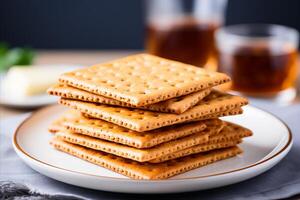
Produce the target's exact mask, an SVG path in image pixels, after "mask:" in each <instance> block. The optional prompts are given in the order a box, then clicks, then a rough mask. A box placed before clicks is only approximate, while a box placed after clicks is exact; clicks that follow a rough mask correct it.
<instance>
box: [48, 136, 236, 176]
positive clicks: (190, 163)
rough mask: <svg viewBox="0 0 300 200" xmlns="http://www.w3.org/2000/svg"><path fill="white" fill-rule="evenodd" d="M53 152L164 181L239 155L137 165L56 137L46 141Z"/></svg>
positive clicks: (218, 153)
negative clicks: (56, 151) (57, 151)
mask: <svg viewBox="0 0 300 200" xmlns="http://www.w3.org/2000/svg"><path fill="white" fill-rule="evenodd" d="M50 143H51V144H52V145H53V146H54V147H55V148H56V149H58V150H60V151H63V152H65V153H68V154H70V155H73V156H76V157H78V158H81V159H83V160H86V161H88V162H91V163H94V164H96V165H99V166H101V167H105V168H107V169H109V170H112V171H115V172H117V173H120V174H123V175H125V176H128V177H130V178H133V179H151V180H153V179H166V178H169V177H172V176H175V175H177V174H180V173H184V172H186V171H189V170H192V169H195V168H198V167H201V166H205V165H208V164H210V163H213V162H216V161H219V160H223V159H226V158H230V157H233V156H236V155H238V154H240V153H242V150H241V149H239V148H238V147H230V148H225V149H219V150H213V151H209V152H205V153H199V154H193V155H190V156H186V157H182V158H178V159H174V160H170V161H167V162H163V163H157V164H156V163H140V162H136V161H132V160H129V159H125V158H121V157H119V156H115V155H112V154H107V153H104V152H101V151H96V150H92V149H88V148H85V147H82V146H78V145H74V144H70V143H67V142H64V141H61V140H58V139H56V138H54V139H52V140H51V142H50Z"/></svg>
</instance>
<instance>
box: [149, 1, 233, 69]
mask: <svg viewBox="0 0 300 200" xmlns="http://www.w3.org/2000/svg"><path fill="white" fill-rule="evenodd" d="M146 2H147V4H146V5H147V6H146V13H147V17H146V20H147V22H146V50H147V51H148V52H149V53H151V54H154V55H157V56H160V57H164V58H169V59H173V60H177V61H181V62H184V63H188V64H192V65H196V66H199V67H208V68H210V69H216V49H215V41H214V33H215V31H216V29H217V28H219V27H220V26H222V25H223V21H224V20H223V19H224V10H225V6H226V3H227V0H148V1H146Z"/></svg>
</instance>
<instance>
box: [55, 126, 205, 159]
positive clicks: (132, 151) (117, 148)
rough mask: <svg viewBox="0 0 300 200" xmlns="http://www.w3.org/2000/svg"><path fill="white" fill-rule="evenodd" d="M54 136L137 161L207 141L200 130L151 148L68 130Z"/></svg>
mask: <svg viewBox="0 0 300 200" xmlns="http://www.w3.org/2000/svg"><path fill="white" fill-rule="evenodd" d="M55 137H56V138H58V139H60V140H63V141H66V142H69V143H73V144H77V145H81V146H85V147H88V148H91V149H95V150H100V151H104V152H107V153H110V154H114V155H117V156H121V157H124V158H129V159H132V160H135V161H139V162H145V161H148V160H152V159H155V158H158V157H160V156H163V155H166V154H170V153H173V152H176V151H179V150H181V149H185V148H188V147H191V146H194V145H197V144H202V143H205V142H207V141H208V138H209V135H208V134H204V133H202V132H199V133H195V134H192V135H189V136H186V137H182V138H178V139H175V140H172V141H169V142H165V143H162V144H159V145H156V146H154V147H152V148H147V149H137V148H134V147H130V146H126V145H122V144H118V143H114V142H110V141H106V140H101V139H98V138H93V137H90V136H87V135H82V134H77V133H74V132H71V131H68V130H63V131H58V132H56V133H55Z"/></svg>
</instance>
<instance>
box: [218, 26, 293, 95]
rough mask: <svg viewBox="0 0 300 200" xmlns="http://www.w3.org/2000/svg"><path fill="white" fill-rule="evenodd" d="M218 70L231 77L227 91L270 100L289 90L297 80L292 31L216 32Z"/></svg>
mask: <svg viewBox="0 0 300 200" xmlns="http://www.w3.org/2000/svg"><path fill="white" fill-rule="evenodd" d="M216 37H217V46H218V61H219V64H218V67H219V71H221V72H224V73H227V74H228V75H230V76H231V78H232V86H231V89H232V90H235V91H239V92H242V93H244V94H247V95H251V96H262V97H272V96H276V95H277V94H279V93H280V92H283V91H288V90H289V91H293V92H292V93H293V95H294V96H295V89H294V86H295V81H296V78H297V68H298V66H297V60H298V53H297V45H298V33H297V31H296V30H294V29H291V28H287V27H284V26H279V25H258V24H257V25H253V24H252V25H234V26H229V27H224V28H222V29H221V30H220V31H218V32H217V33H216Z"/></svg>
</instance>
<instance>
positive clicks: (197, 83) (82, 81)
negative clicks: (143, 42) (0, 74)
mask: <svg viewBox="0 0 300 200" xmlns="http://www.w3.org/2000/svg"><path fill="white" fill-rule="evenodd" d="M59 81H60V83H62V84H67V85H70V86H73V87H76V88H79V89H82V90H86V91H89V92H91V93H94V94H98V95H101V96H105V97H108V98H112V99H116V100H119V101H123V102H126V103H129V104H131V105H135V106H143V105H149V104H154V103H157V102H160V101H164V100H168V99H171V98H174V97H178V96H183V95H186V94H190V93H193V92H196V91H199V90H203V89H206V88H211V87H213V86H216V85H220V84H222V83H225V82H228V81H230V78H229V77H228V76H227V75H225V74H223V73H218V72H213V71H208V70H205V69H203V68H200V67H195V66H192V65H188V64H184V63H180V62H177V61H172V60H168V59H164V58H160V57H157V56H153V55H149V54H137V55H133V56H128V57H125V58H121V59H118V60H114V61H111V62H107V63H103V64H97V65H94V66H91V67H87V68H84V69H78V70H75V71H72V72H68V73H65V74H63V75H61V76H60V78H59Z"/></svg>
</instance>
